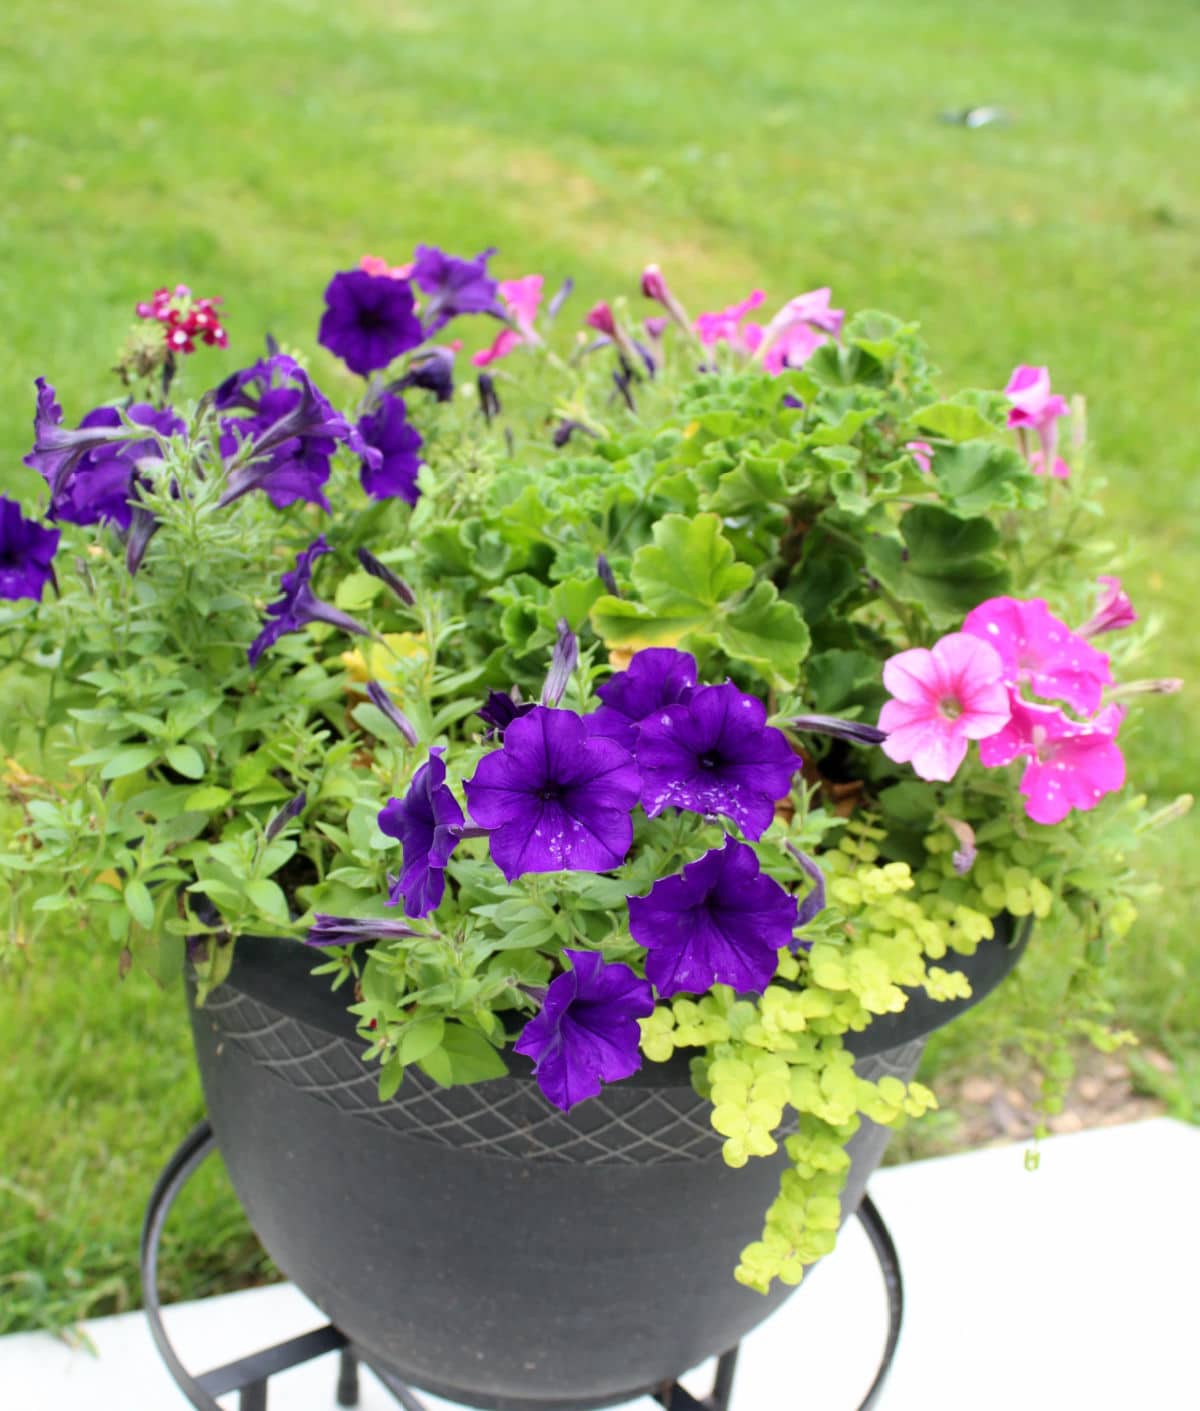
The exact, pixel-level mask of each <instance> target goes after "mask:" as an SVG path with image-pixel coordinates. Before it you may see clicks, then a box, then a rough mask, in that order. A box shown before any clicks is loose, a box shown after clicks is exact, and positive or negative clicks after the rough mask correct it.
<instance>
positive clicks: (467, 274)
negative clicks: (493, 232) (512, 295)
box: [412, 245, 505, 338]
mask: <svg viewBox="0 0 1200 1411" xmlns="http://www.w3.org/2000/svg"><path fill="white" fill-rule="evenodd" d="M495 253H496V251H495V249H494V248H492V249H487V250H481V251H480V252H479V254H478V255H476V256H475V257H474V259H470V260H464V259H462V258H461V257H460V256H458V255H447V254H446V253H445V251H444V250H439V249H438V248H437V247H436V246H434V245H418V246H417V248H416V250H415V251H414V252H413V262H412V279H413V282H414V283H415V284H416V286H417V287H418V288H419V289H420V290H421V291H422V292H423V293H425V294H427V295H428V296H429V297H428V299H427V300H426V302H425V306H424V308H423V309H422V311H421V319H422V325H423V327H424V330H425V337H427V338H428V337H429V336H430V335H431V334H433V333H436V332H437V331H438V329H439V328H443V327H445V325H446V324H448V323H449V322H450V320H451V319H452V318H457V317H458V315H459V314H491V316H492V317H493V318H503V317H504V316H505V314H504V307H503V305H502V304H501V303H500V302H499V300H498V299H497V297H496V293H497V288H498V286H497V283H496V281H495V280H494V279H492V278H491V276H490V275H489V274H488V272H487V265H488V261H489V260H490V259H491V257H492V256H493V255H494V254H495Z"/></svg>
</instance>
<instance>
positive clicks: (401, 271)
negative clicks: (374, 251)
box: [358, 255, 412, 279]
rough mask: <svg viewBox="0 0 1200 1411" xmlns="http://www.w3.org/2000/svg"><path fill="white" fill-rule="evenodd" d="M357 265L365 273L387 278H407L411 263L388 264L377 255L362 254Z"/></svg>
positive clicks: (410, 270)
mask: <svg viewBox="0 0 1200 1411" xmlns="http://www.w3.org/2000/svg"><path fill="white" fill-rule="evenodd" d="M358 267H359V269H361V270H362V271H364V273H366V274H374V275H381V276H383V277H385V278H387V279H407V278H408V276H409V275H410V274H411V273H412V265H411V264H407V265H389V264H388V262H387V261H386V260H385V259H383V258H382V257H381V256H379V255H364V256H363V257H362V259H361V260H359V262H358Z"/></svg>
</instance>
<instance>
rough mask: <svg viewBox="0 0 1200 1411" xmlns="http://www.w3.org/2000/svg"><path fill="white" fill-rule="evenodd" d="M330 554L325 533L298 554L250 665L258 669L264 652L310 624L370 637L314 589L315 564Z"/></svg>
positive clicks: (253, 645) (251, 652) (254, 645)
mask: <svg viewBox="0 0 1200 1411" xmlns="http://www.w3.org/2000/svg"><path fill="white" fill-rule="evenodd" d="M327 553H329V545H328V544H327V543H326V542H325V536H324V534H321V535H319V536H318V537H317V538H316V539H314V540H313V541H312V543H311V544H310V545H309V546H308V548H307V549H304V550H302V551H301V552H300V553H299V554H297V555H296V567H295V568H294V569H292V571H291V572H290V573H285V574H284V575H283V577H282V579H281V580H280V584H279V586H280V587H281V588H282V589H283V597H281V598H278V599H277V600H276V601H275V602H273V603H271V604H270V605H269V606H268V608H267V624H266V626H265V627H264V628H263V630H262V631H261V632H260V633H259V634H258V636H257V637H255V639H254V641H253V642H251V644H250V648H249V651H248V653H247V655H248V656H249V658H250V665H251V666H256V665H257V664H258V659H259V657H260V656H262V654H263V652H265V651H266V649H267V648H268V647H269V646H271V645H272V644H273V643H275V642H277V641H278V640H279V639H280V637H283V636H286V635H287V633H289V632H302V631H303V630H304V628H305V627H306V626H307V625H308V624H309V623H310V622H328V623H329V624H330V626H332V627H340V628H341V629H342V630H343V631H345V632H358V633H360V634H362V635H363V636H366V635H367V629H366V628H365V627H364V626H363V625H362V624H361V623H359V622H355V620H354V619H353V618H352V617H350V616H348V615H347V614H346V613H344V612H342V611H341V610H340V609H339V608H335V607H333V606H331V604H329V603H323V602H322V601H321V599H320V598H318V597H317V595H316V594H315V593H314V592H313V590H312V582H311V579H312V571H313V563H314V562H315V561H316V560H317V559H318V558H320V556H321V555H322V554H327Z"/></svg>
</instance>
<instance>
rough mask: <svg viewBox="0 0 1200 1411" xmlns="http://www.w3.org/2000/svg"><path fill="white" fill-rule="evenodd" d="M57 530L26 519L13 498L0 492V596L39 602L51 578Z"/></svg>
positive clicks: (52, 575)
mask: <svg viewBox="0 0 1200 1411" xmlns="http://www.w3.org/2000/svg"><path fill="white" fill-rule="evenodd" d="M59 532H60V531H59V530H57V529H47V528H45V526H44V525H41V524H38V523H37V521H36V520H32V519H26V518H25V516H24V515H23V514H22V513H21V506H20V505H19V504H18V503H17V502H16V500H10V499H9V498H8V497H7V496H5V495H0V598H7V599H9V600H15V599H18V598H32V599H33V600H34V602H41V600H42V594H43V592H44V591H45V588H46V584H47V583H51V582H53V581H54V554H55V551H56V550H57V548H58V540H59Z"/></svg>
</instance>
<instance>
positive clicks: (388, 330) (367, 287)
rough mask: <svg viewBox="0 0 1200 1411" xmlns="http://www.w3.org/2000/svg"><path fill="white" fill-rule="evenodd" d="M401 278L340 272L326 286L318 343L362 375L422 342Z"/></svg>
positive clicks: (406, 285) (412, 302) (409, 295)
mask: <svg viewBox="0 0 1200 1411" xmlns="http://www.w3.org/2000/svg"><path fill="white" fill-rule="evenodd" d="M424 337H425V335H424V334H423V333H422V331H421V322H420V320H419V319H418V318H417V315H416V313H415V300H414V299H413V292H412V288H411V287H410V285H409V283H408V280H406V279H393V278H391V276H390V275H377V274H367V272H366V271H365V270H361V269H350V270H342V271H341V273H339V274H335V275H334V276H333V278H332V279H331V280H330V281H329V284H328V286H327V287H326V290H325V312H324V314H323V315H322V317H321V327H320V329H319V330H318V332H317V342H318V343H320V345H321V346H322V347H323V348H328V349H329V351H330V352H331V353H333V354H334V355H335V356H336V357H339V358H341V360H342V361H343V362H344V363H345V364H346V366H347V367H348V368H349V369H350V371H351V372H356V373H358V374H359V375H360V376H361V377H365V376H366V375H367V373H369V372H374V371H375V370H376V369H378V368H382V367H387V365H388V364H389V363H391V362H393V361H394V360H395V359H396V358H398V357H399V356H400V354H401V353H407V352H408V351H409V349H410V348H415V347H417V345H418V344H420V343H421V342H423V341H424Z"/></svg>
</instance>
